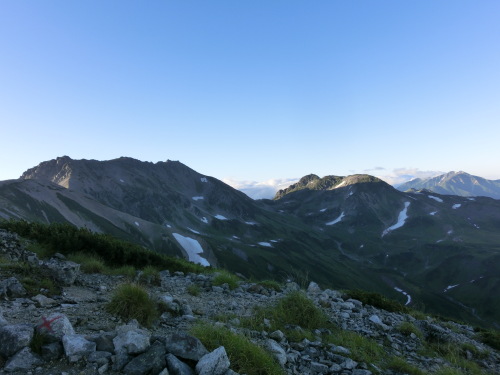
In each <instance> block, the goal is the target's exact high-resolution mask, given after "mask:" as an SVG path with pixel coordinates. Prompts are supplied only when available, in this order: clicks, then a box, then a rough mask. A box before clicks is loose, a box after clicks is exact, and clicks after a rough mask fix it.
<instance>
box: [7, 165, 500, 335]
mask: <svg viewBox="0 0 500 375" xmlns="http://www.w3.org/2000/svg"><path fill="white" fill-rule="evenodd" d="M0 218H6V219H8V218H16V219H25V220H29V221H39V222H46V223H51V222H65V223H71V224H74V225H76V226H79V227H83V226H85V227H87V228H89V229H91V230H93V231H96V232H105V233H110V234H113V235H115V236H118V237H121V238H124V239H127V240H129V241H133V242H136V243H139V244H141V245H143V246H145V247H148V248H151V249H154V250H156V251H159V252H162V253H166V254H170V255H174V256H181V257H184V258H186V259H189V260H191V261H193V262H197V263H201V264H204V265H213V266H221V267H224V268H227V269H229V270H232V271H234V272H239V273H241V274H243V275H244V276H246V277H255V278H259V279H265V278H275V279H278V280H283V279H294V280H296V281H299V282H300V281H302V282H304V283H305V282H307V281H308V280H313V281H316V282H318V283H320V284H321V285H323V286H325V287H332V288H336V289H339V288H340V289H356V288H359V289H365V290H371V291H375V292H379V293H383V294H385V295H387V296H389V297H392V298H394V299H398V300H400V301H401V302H403V303H409V304H410V305H413V306H416V307H420V308H423V309H425V310H426V311H429V312H433V313H439V314H441V315H444V316H452V317H455V318H458V319H461V320H464V321H470V322H473V323H475V324H482V325H490V326H491V325H498V324H499V322H500V233H499V231H498V228H500V201H498V200H494V199H491V198H486V197H476V198H472V197H459V196H452V195H441V194H438V193H429V192H425V191H423V192H415V191H413V192H403V191H399V190H397V189H395V188H393V187H392V186H390V185H388V184H386V183H385V182H383V181H381V180H379V179H377V178H375V177H372V176H368V175H353V176H346V177H343V176H326V177H323V178H320V177H318V176H316V175H308V176H305V177H303V178H302V179H301V180H300V181H299V182H298V183H296V184H293V185H291V186H290V187H289V188H287V189H284V190H280V191H279V192H278V193H277V194H276V197H275V198H274V199H273V200H257V201H255V200H252V199H250V198H248V197H247V196H246V195H245V194H243V193H241V192H239V191H237V190H235V189H233V188H231V187H230V186H228V185H226V184H224V183H223V182H221V181H219V180H217V179H215V178H212V177H209V176H205V175H202V174H200V173H198V172H196V171H194V170H192V169H190V168H189V167H187V166H185V165H183V164H182V163H179V162H174V161H167V162H159V163H147V162H141V161H138V160H134V159H130V158H119V159H115V160H109V161H96V160H73V159H71V158H69V157H62V158H57V159H55V160H50V161H47V162H43V163H41V164H40V165H38V166H37V167H35V168H32V169H30V170H28V171H26V172H25V173H24V174H23V175H22V176H21V178H20V179H18V180H10V181H3V182H0Z"/></svg>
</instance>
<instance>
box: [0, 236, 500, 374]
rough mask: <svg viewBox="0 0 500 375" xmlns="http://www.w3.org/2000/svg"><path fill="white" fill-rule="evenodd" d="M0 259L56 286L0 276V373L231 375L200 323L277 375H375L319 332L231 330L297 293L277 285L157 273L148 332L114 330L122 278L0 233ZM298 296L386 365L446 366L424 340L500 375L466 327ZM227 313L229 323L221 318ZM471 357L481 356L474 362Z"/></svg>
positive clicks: (495, 359) (493, 355) (330, 295)
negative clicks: (245, 341)
mask: <svg viewBox="0 0 500 375" xmlns="http://www.w3.org/2000/svg"><path fill="white" fill-rule="evenodd" d="M0 256H1V257H2V258H3V259H4V260H5V261H6V262H25V263H28V264H31V265H32V266H33V267H35V268H40V269H43V270H45V271H46V272H49V273H51V274H52V276H53V278H54V279H56V280H58V282H59V283H61V285H64V286H63V287H62V292H61V293H60V294H57V295H49V296H45V295H44V294H43V292H46V291H44V290H43V289H42V290H41V293H40V294H39V295H36V296H29V295H27V294H26V291H25V290H24V288H23V286H22V285H21V283H20V281H19V280H20V277H16V276H15V275H12V274H10V273H7V272H5V271H4V269H3V268H0V296H2V299H1V301H0V309H1V310H0V312H1V313H0V368H2V369H3V370H2V369H0V373H2V372H5V373H12V374H34V375H35V374H36V375H49V374H51V375H63V374H64V375H72V374H75V375H76V374H121V373H124V374H138V375H142V374H144V375H145V374H162V375H167V374H180V375H185V374H207V375H223V374H225V375H230V374H235V372H233V371H232V370H231V364H230V361H229V359H228V357H227V355H226V352H225V349H224V348H223V347H221V348H218V349H216V350H214V351H212V352H208V351H207V350H206V349H205V348H204V347H203V345H202V344H201V342H199V341H198V340H197V339H196V338H195V337H193V336H191V335H190V334H189V329H190V327H191V326H192V325H193V324H195V322H196V321H200V320H207V321H212V322H214V323H215V324H218V325H219V326H226V327H229V328H230V329H231V330H233V331H234V332H238V333H241V334H245V335H246V336H247V337H250V338H251V339H252V341H254V342H255V343H257V344H259V345H262V346H263V347H265V348H266V349H267V350H268V351H269V352H271V353H272V354H273V355H274V356H275V357H276V360H277V361H278V362H279V363H280V364H281V366H282V367H283V369H284V371H285V373H286V374H342V375H370V374H372V373H377V366H376V365H374V364H371V363H366V362H358V361H356V360H355V359H354V357H355V356H353V355H352V350H350V349H348V348H345V347H343V346H338V345H334V344H331V343H326V342H323V341H322V334H323V333H324V332H322V331H321V330H317V331H316V332H315V339H314V340H307V339H304V340H302V341H300V342H292V341H291V340H288V338H287V337H286V335H285V334H284V333H283V332H281V331H270V330H269V331H267V330H262V331H249V330H248V329H244V328H242V327H241V326H240V318H242V317H245V316H251V315H252V313H253V309H254V307H255V306H267V305H269V304H272V303H274V302H275V301H277V300H278V299H280V298H282V297H283V296H284V295H286V293H287V292H289V291H290V290H294V289H297V288H298V286H297V284H295V283H288V284H286V285H285V286H284V287H283V290H282V291H280V292H276V291H274V290H272V289H267V288H265V287H263V286H260V285H257V284H255V283H249V282H241V283H240V285H239V286H238V287H237V288H235V289H233V290H230V288H229V286H228V285H223V286H214V285H213V283H212V281H213V277H214V276H213V275H203V274H201V275H197V274H187V275H185V274H182V273H180V272H175V273H170V272H168V271H163V272H161V273H160V283H159V284H160V285H152V284H150V285H148V286H147V288H148V291H149V293H150V295H151V297H153V298H154V299H156V300H159V301H163V302H164V305H165V306H167V310H168V311H167V312H165V313H163V315H162V316H161V317H160V319H159V320H157V321H156V322H155V323H154V324H153V326H152V327H150V328H145V327H142V326H140V325H139V324H138V323H137V322H135V321H132V322H125V321H121V320H120V319H119V318H117V317H116V316H113V315H111V314H110V313H108V312H107V311H106V304H107V303H108V302H109V301H110V300H111V298H112V294H113V292H114V290H115V289H116V287H117V286H118V285H120V284H121V283H123V282H124V281H125V278H124V277H123V276H109V275H102V274H84V273H81V272H80V271H79V266H78V265H77V264H75V263H72V262H69V261H67V260H65V259H64V257H63V256H56V257H55V258H52V259H50V260H47V261H41V260H39V259H38V257H37V256H36V255H35V254H33V253H30V252H28V251H27V250H26V249H24V247H23V246H22V245H21V244H20V242H19V240H18V238H17V236H15V235H13V234H10V233H8V232H4V231H0ZM192 285H197V287H198V289H199V291H200V293H199V294H198V295H192V294H190V293H189V291H188V290H189V289H188V288H189V287H190V286H192ZM45 294H47V293H45ZM307 295H308V297H309V298H310V299H312V300H313V301H314V303H315V304H316V305H317V306H318V307H320V308H321V309H322V310H323V311H324V312H325V313H326V314H327V315H328V317H329V319H330V321H331V322H333V323H335V324H336V325H338V326H339V327H341V328H342V329H344V330H348V331H353V332H357V333H359V334H361V335H362V336H364V337H368V338H371V339H373V340H375V341H376V342H377V343H379V344H380V345H381V346H383V348H384V351H385V352H386V354H387V356H398V357H402V358H404V359H405V360H406V361H407V362H408V363H410V364H411V365H413V366H415V367H416V368H418V369H420V370H421V371H424V372H428V373H434V372H435V371H438V369H439V368H443V367H446V366H447V365H448V363H447V361H446V360H445V359H443V358H440V357H429V356H426V355H425V354H424V353H423V351H422V350H421V349H422V347H423V341H424V340H425V338H428V337H432V338H434V339H436V338H437V339H439V341H440V342H443V343H451V344H452V345H454V344H456V345H462V346H463V345H464V344H467V345H468V346H467V347H469V348H475V349H474V350H470V351H469V352H467V356H468V357H469V359H470V360H471V361H474V362H475V363H477V364H478V365H479V366H480V367H481V369H482V371H484V373H491V374H498V373H500V355H499V353H498V352H497V351H495V350H493V349H492V348H489V347H487V346H486V345H484V344H482V343H481V342H479V341H477V339H476V337H477V336H476V333H475V332H474V330H473V329H472V328H471V327H469V326H466V325H460V324H456V323H451V322H448V323H446V324H444V323H442V322H437V321H435V320H434V319H432V318H430V317H427V318H426V319H420V320H417V319H416V318H414V317H413V316H410V315H407V314H397V313H390V312H387V311H384V310H380V309H376V308H374V307H372V306H368V305H364V304H363V303H362V302H360V301H357V300H353V299H347V298H343V296H342V294H341V293H340V292H338V291H333V290H321V289H320V288H319V287H318V286H317V285H316V284H315V283H311V284H310V285H309V288H308V289H307ZM228 314H230V316H231V318H230V319H224V318H221V317H224V316H228ZM403 322H406V323H411V324H413V325H414V326H416V327H418V328H419V330H420V331H421V332H423V334H424V337H418V336H417V335H415V334H414V333H411V334H405V333H403V332H402V331H401V329H400V328H399V327H401V324H402V323H403ZM297 329H300V328H299V327H297ZM36 332H42V333H45V334H46V335H49V336H51V337H52V342H51V343H50V344H46V345H45V346H44V347H42V353H41V354H40V355H39V354H35V353H33V352H32V351H31V349H30V346H29V344H30V341H31V340H32V339H33V337H34V336H36ZM476 353H482V355H481V356H480V357H476ZM380 373H384V374H398V373H400V372H398V371H396V370H380Z"/></svg>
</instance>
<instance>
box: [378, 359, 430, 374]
mask: <svg viewBox="0 0 500 375" xmlns="http://www.w3.org/2000/svg"><path fill="white" fill-rule="evenodd" d="M386 367H387V368H388V369H390V370H393V371H396V372H398V373H402V374H408V375H425V374H426V373H425V372H424V371H422V370H420V369H419V368H418V367H415V366H413V365H411V364H409V363H408V362H406V361H405V360H404V359H403V358H400V357H392V358H391V359H390V360H389V362H388V363H387V365H386Z"/></svg>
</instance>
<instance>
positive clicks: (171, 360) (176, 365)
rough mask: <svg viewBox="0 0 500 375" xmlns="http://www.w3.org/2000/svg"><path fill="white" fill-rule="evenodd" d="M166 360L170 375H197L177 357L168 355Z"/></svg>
mask: <svg viewBox="0 0 500 375" xmlns="http://www.w3.org/2000/svg"><path fill="white" fill-rule="evenodd" d="M166 359H167V368H168V372H169V373H170V375H195V373H194V371H193V369H192V368H191V367H189V366H188V365H187V364H185V363H184V362H182V361H181V360H180V359H178V358H177V357H176V356H175V355H173V354H171V353H169V354H167V356H166Z"/></svg>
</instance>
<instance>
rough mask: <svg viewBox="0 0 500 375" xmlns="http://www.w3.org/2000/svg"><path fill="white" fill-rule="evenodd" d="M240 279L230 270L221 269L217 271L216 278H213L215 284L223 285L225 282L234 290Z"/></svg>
mask: <svg viewBox="0 0 500 375" xmlns="http://www.w3.org/2000/svg"><path fill="white" fill-rule="evenodd" d="M239 281H240V279H239V278H238V276H236V275H234V274H232V273H230V272H228V271H224V270H222V271H220V272H217V274H216V275H215V277H214V279H213V280H212V284H213V285H215V286H221V285H223V284H227V285H229V289H231V290H233V289H236V288H237V287H238V283H239Z"/></svg>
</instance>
